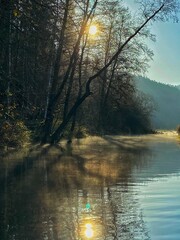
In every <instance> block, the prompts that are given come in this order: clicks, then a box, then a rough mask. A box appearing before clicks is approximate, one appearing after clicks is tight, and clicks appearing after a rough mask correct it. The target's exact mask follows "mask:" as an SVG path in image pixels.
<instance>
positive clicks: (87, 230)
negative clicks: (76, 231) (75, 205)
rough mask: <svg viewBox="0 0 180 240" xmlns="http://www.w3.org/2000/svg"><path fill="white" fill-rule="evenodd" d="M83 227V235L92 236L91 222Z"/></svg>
mask: <svg viewBox="0 0 180 240" xmlns="http://www.w3.org/2000/svg"><path fill="white" fill-rule="evenodd" d="M85 228H86V230H85V236H86V237H87V238H92V237H93V235H94V232H93V229H92V224H90V223H86V225H85Z"/></svg>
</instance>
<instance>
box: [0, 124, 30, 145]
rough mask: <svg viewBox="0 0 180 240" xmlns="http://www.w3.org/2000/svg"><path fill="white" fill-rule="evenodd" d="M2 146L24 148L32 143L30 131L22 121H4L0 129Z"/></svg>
mask: <svg viewBox="0 0 180 240" xmlns="http://www.w3.org/2000/svg"><path fill="white" fill-rule="evenodd" d="M0 136H1V141H0V146H8V147H22V146H23V145H26V144H27V143H29V141H30V131H29V130H28V128H27V127H26V126H25V124H24V123H23V122H22V121H19V120H18V121H9V120H4V121H2V122H1V128H0Z"/></svg>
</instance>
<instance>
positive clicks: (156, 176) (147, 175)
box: [0, 135, 180, 240]
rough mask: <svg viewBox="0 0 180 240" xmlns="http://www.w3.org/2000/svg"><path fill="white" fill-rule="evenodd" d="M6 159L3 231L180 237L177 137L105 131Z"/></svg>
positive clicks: (67, 239) (6, 235)
mask: <svg viewBox="0 0 180 240" xmlns="http://www.w3.org/2000/svg"><path fill="white" fill-rule="evenodd" d="M63 149H64V150H63V152H62V148H61V147H60V146H58V145H57V146H53V147H50V146H44V147H39V146H34V147H32V148H31V149H27V150H23V151H16V152H13V153H11V154H4V155H3V156H2V157H1V160H0V185H1V188H0V223H1V224H0V239H3V240H6V239H8V240H11V239H13V240H24V239H27V240H31V239H38V240H41V239H42V240H46V239H50V240H56V239H62V240H71V239H78V240H80V239H83V240H85V239H100V240H101V239H109V240H113V239H121V240H127V239H136V240H138V239H139V240H142V239H143V240H145V239H152V240H154V239H155V240H156V239H158V240H159V239H163V240H164V239H171V240H178V239H180V227H179V226H180V191H179V185H180V161H179V156H180V144H179V143H178V140H177V139H176V137H172V138H167V137H160V136H158V135H149V136H139V137H120V136H116V137H115V136H105V137H104V138H98V137H93V138H86V139H82V140H79V141H77V140H75V141H74V142H73V144H72V145H65V144H64V145H63Z"/></svg>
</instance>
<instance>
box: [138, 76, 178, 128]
mask: <svg viewBox="0 0 180 240" xmlns="http://www.w3.org/2000/svg"><path fill="white" fill-rule="evenodd" d="M135 83H136V87H137V88H138V90H140V91H142V92H144V93H145V94H148V95H149V96H151V97H152V99H153V101H154V104H155V108H156V111H154V113H153V115H152V124H153V126H154V128H157V129H176V127H177V125H179V124H180V105H179V103H180V89H179V88H178V87H176V86H172V85H166V84H163V83H158V82H156V81H152V80H150V79H148V78H145V77H137V78H135Z"/></svg>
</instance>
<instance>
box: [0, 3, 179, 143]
mask: <svg viewBox="0 0 180 240" xmlns="http://www.w3.org/2000/svg"><path fill="white" fill-rule="evenodd" d="M136 2H137V6H138V9H137V12H136V14H134V13H132V12H131V11H130V9H129V8H128V7H127V6H126V4H125V1H124V2H123V1H121V0H119V1H115V0H93V1H92V0H26V1H21V0H9V1H6V0H0V45H1V48H0V136H1V142H0V145H1V146H3V145H8V146H22V145H23V144H25V143H26V142H28V141H30V139H31V140H32V139H33V141H38V142H41V143H51V144H54V143H57V142H59V141H60V140H61V139H62V138H66V139H67V140H68V141H69V142H71V140H72V137H74V136H75V137H82V136H84V134H86V133H88V134H97V135H98V134H120V133H128V134H132V133H136V134H137V133H148V132H150V131H152V129H151V128H152V127H151V120H150V119H151V115H152V112H153V110H154V105H153V103H152V102H151V100H150V99H149V98H148V96H146V95H145V94H143V93H141V92H140V91H138V90H137V89H136V88H135V85H134V75H137V74H143V73H145V72H146V70H147V69H148V62H149V61H150V60H152V58H153V52H152V51H151V49H149V48H148V46H147V44H146V40H147V39H151V40H152V41H154V40H155V36H154V35H153V34H152V33H151V30H150V29H151V24H152V23H153V24H156V22H157V21H168V20H173V21H177V11H178V8H179V1H175V0H156V1H152V0H143V1H136Z"/></svg>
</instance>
